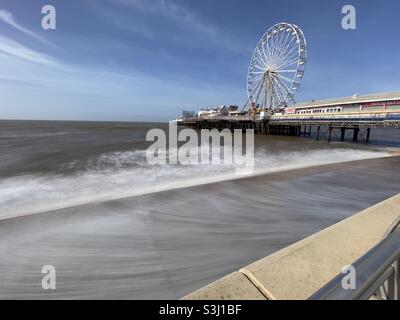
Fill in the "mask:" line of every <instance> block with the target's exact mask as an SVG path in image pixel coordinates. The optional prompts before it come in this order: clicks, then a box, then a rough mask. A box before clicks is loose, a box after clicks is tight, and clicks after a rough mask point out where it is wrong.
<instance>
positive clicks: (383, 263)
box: [309, 223, 400, 300]
mask: <svg viewBox="0 0 400 320" xmlns="http://www.w3.org/2000/svg"><path fill="white" fill-rule="evenodd" d="M352 266H353V267H354V270H355V288H354V289H346V288H344V286H343V281H344V280H345V279H346V278H345V277H348V275H347V274H339V275H338V276H336V277H335V278H334V279H333V280H332V281H330V282H329V283H328V284H326V285H325V286H324V287H323V288H321V289H320V290H318V291H317V292H316V293H315V294H313V295H312V296H311V297H310V298H309V299H311V300H367V299H377V300H399V299H400V228H399V223H397V224H396V225H395V226H394V227H392V228H391V230H390V232H388V235H387V236H386V238H384V239H383V240H382V241H381V242H380V243H378V244H377V245H376V246H375V247H374V248H372V249H371V250H370V251H368V252H367V253H366V254H365V255H363V256H362V257H361V258H360V259H358V260H357V261H356V262H354V263H353V265H352Z"/></svg>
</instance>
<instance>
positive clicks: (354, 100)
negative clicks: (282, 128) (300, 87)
mask: <svg viewBox="0 0 400 320" xmlns="http://www.w3.org/2000/svg"><path fill="white" fill-rule="evenodd" d="M382 111H400V92H388V93H378V94H369V95H359V94H355V95H353V96H350V97H344V98H337V99H329V100H319V101H315V100H312V101H310V102H303V103H298V104H295V105H293V106H292V107H289V108H286V110H285V113H286V114H324V113H344V112H347V113H348V112H382Z"/></svg>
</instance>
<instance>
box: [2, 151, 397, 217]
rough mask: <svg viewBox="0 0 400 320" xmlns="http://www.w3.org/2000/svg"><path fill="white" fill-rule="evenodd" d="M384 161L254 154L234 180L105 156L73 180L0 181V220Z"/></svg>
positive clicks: (206, 169)
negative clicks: (314, 168) (293, 172)
mask: <svg viewBox="0 0 400 320" xmlns="http://www.w3.org/2000/svg"><path fill="white" fill-rule="evenodd" d="M390 155H391V154H390V153H389V152H387V151H368V150H355V149H341V148H337V149H329V150H303V151H285V152H281V153H280V152H275V153H271V152H268V150H257V152H256V154H255V170H254V171H253V172H251V173H249V174H246V175H240V176H239V175H237V173H236V169H237V167H236V166H235V165H229V166H227V165H212V164H210V165H179V164H178V165H150V164H148V163H147V161H146V151H145V150H135V151H126V152H112V153H105V154H103V155H101V156H99V157H97V158H94V159H92V160H91V161H89V162H88V164H87V166H86V168H85V169H84V170H81V171H79V172H77V173H75V174H71V175H60V174H47V175H33V174H30V175H22V176H16V177H11V178H5V179H2V180H0V208H1V212H0V220H2V219H8V218H14V217H19V216H24V215H30V214H35V213H40V212H47V211H52V210H58V209H64V208H68V207H73V206H80V205H86V204H90V203H93V202H101V201H108V200H116V199H121V198H126V197H132V196H138V195H144V194H149V193H154V192H160V191H165V190H171V189H178V188H185V187H190V186H195V185H201V184H208V183H213V182H220V181H225V180H233V179H237V178H243V177H246V176H247V177H249V176H254V175H261V174H268V173H273V172H280V171H287V170H292V169H301V168H306V167H312V166H318V165H324V164H332V163H339V162H347V161H353V160H362V159H372V158H380V157H386V156H390ZM69 165H70V166H73V165H74V163H70V164H69Z"/></svg>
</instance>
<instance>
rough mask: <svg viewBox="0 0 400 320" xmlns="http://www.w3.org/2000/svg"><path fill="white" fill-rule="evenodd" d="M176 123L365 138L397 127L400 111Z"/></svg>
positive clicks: (329, 137) (319, 137)
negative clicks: (375, 129)
mask: <svg viewBox="0 0 400 320" xmlns="http://www.w3.org/2000/svg"><path fill="white" fill-rule="evenodd" d="M178 124H180V125H183V126H185V127H190V128H194V129H198V130H201V129H217V130H223V129H230V130H234V129H241V130H246V129H253V130H254V132H255V133H256V134H266V135H287V136H308V137H311V136H313V137H314V138H315V139H316V140H323V139H324V140H327V141H329V142H330V141H333V140H338V141H342V142H343V141H352V142H366V143H368V142H369V140H370V138H371V132H372V130H373V129H374V128H400V111H396V112H374V113H365V112H354V113H349V114H340V115H339V114H335V115H321V116H318V117H304V116H297V115H271V116H269V117H266V118H264V117H260V116H250V115H246V116H240V117H229V116H221V117H215V118H196V117H193V118H187V119H182V120H181V121H180V122H178Z"/></svg>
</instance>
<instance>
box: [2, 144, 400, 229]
mask: <svg viewBox="0 0 400 320" xmlns="http://www.w3.org/2000/svg"><path fill="white" fill-rule="evenodd" d="M395 157H400V150H398V151H397V150H395V151H388V153H387V155H385V156H382V157H371V158H364V159H357V160H350V161H342V162H337V161H335V162H327V163H323V164H317V165H315V164H313V165H309V166H301V167H292V166H287V167H280V169H281V170H274V171H270V172H268V170H266V171H259V172H256V173H253V174H251V175H246V176H237V175H236V176H231V175H230V176H229V177H226V176H222V177H220V178H219V179H215V177H206V178H203V179H199V180H200V181H199V180H197V181H196V182H193V181H192V182H190V181H184V182H183V183H182V181H179V182H170V183H166V184H164V185H163V186H162V187H159V188H157V187H153V186H150V187H147V189H144V190H141V191H139V192H136V193H133V194H129V195H121V196H118V197H109V198H107V197H106V198H103V199H98V200H95V201H89V202H85V203H82V204H77V205H71V206H60V207H56V208H54V209H50V210H43V211H33V212H29V213H24V214H20V215H15V216H13V217H7V216H5V217H0V224H1V223H2V222H5V221H8V220H14V219H19V218H24V217H27V216H34V215H46V214H52V213H57V212H59V211H63V210H68V209H77V208H80V207H82V208H84V207H88V206H92V205H100V204H104V203H109V202H114V201H122V200H125V199H131V198H137V197H141V196H147V195H152V194H154V195H156V194H163V193H166V192H174V191H179V190H184V189H188V188H196V187H204V186H212V185H216V184H220V183H224V182H231V181H232V182H234V181H245V180H254V179H256V180H260V179H261V180H265V179H266V178H268V180H269V181H274V180H282V179H284V178H283V176H285V177H286V178H288V177H295V176H308V175H310V174H313V173H318V172H325V171H327V170H326V169H329V170H342V169H346V167H347V166H348V165H352V166H354V165H357V164H361V163H363V162H365V161H371V160H379V159H386V158H395ZM282 168H283V169H282ZM324 169H325V170H324ZM177 183H178V184H179V186H176V184H177Z"/></svg>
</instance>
